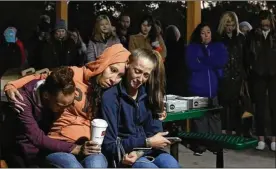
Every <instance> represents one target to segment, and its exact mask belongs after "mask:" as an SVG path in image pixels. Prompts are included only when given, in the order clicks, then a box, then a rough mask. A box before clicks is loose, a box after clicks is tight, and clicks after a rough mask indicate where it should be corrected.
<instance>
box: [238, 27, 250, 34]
mask: <svg viewBox="0 0 276 169" xmlns="http://www.w3.org/2000/svg"><path fill="white" fill-rule="evenodd" d="M240 30H241V32H242V33H243V34H244V35H246V34H247V33H248V32H249V31H250V29H249V28H248V27H247V26H242V27H241V28H240Z"/></svg>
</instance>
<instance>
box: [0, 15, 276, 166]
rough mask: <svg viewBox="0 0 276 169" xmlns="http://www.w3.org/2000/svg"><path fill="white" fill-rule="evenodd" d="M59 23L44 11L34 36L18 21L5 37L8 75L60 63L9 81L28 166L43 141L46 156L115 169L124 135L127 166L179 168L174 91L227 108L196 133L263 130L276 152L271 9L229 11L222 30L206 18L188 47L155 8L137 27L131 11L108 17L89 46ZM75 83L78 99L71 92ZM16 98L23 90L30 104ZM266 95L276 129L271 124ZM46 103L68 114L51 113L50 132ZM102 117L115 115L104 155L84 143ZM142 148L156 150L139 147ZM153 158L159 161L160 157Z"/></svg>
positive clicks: (198, 123)
mask: <svg viewBox="0 0 276 169" xmlns="http://www.w3.org/2000/svg"><path fill="white" fill-rule="evenodd" d="M50 22H51V21H50V18H49V17H47V16H42V18H41V23H39V25H38V27H37V30H36V32H35V33H34V35H33V36H32V37H31V38H30V41H28V42H25V43H23V42H21V41H20V39H19V38H18V37H17V35H16V33H17V30H16V28H15V27H8V28H7V29H6V30H5V32H4V33H3V39H2V43H1V44H0V55H1V56H5V57H1V59H2V60H1V61H0V62H1V63H5V64H3V66H2V64H1V67H0V76H1V75H3V73H4V72H5V71H6V70H8V69H11V68H19V67H20V68H22V69H23V68H27V67H34V68H35V69H42V68H49V69H51V70H53V73H51V74H50V75H32V76H26V77H24V78H23V79H19V80H17V81H15V82H10V83H9V84H8V85H7V86H6V87H5V91H6V94H7V96H8V97H9V99H10V100H15V102H13V104H15V105H16V106H15V109H16V110H17V111H19V112H21V113H20V115H19V117H18V120H19V121H18V123H19V124H18V126H17V127H18V131H17V132H16V139H17V140H16V141H15V143H16V148H15V149H13V150H14V151H15V152H14V153H15V154H17V155H18V154H19V156H20V155H22V154H23V156H24V160H25V161H27V165H26V166H34V165H35V164H34V159H36V158H37V156H38V154H39V155H41V152H40V149H43V150H45V151H46V152H47V153H46V154H47V155H45V152H43V153H44V154H42V156H43V155H44V157H46V161H47V162H48V164H51V165H53V166H56V167H66V168H70V167H85V168H88V167H89V168H93V167H98V168H99V167H107V166H110V165H111V164H112V163H113V162H114V161H116V160H115V159H114V157H117V154H116V151H117V148H116V144H115V143H116V141H117V138H118V137H123V141H122V145H123V147H124V148H125V150H126V152H127V153H129V154H127V156H124V158H123V160H122V161H123V162H122V163H121V165H122V166H125V165H128V166H132V167H134V168H146V167H150V168H156V167H159V168H160V167H174V168H177V167H179V164H178V162H177V161H176V160H175V159H174V158H173V157H172V156H171V155H169V154H168V153H166V152H164V151H163V150H162V149H163V148H164V147H166V146H167V145H170V144H171V142H170V141H169V140H167V139H166V138H165V137H164V136H165V135H166V134H167V133H164V132H163V128H162V123H161V121H160V114H162V112H163V111H165V110H164V103H163V96H164V95H165V94H174V95H180V96H202V97H207V98H209V99H210V100H211V101H212V104H213V105H221V106H222V107H223V109H222V111H221V112H220V113H213V114H208V115H206V116H204V117H202V118H199V119H195V120H193V124H192V130H193V131H195V132H203V133H207V132H212V133H224V134H229V135H239V136H244V137H252V135H253V134H255V135H256V136H258V139H259V142H258V146H257V147H256V149H258V150H263V149H264V148H265V146H266V143H265V137H266V136H267V135H269V136H271V137H269V138H270V140H271V143H270V149H271V150H272V151H276V137H275V136H276V127H275V126H274V125H273V122H274V121H276V110H275V107H274V105H273V102H274V100H275V99H276V65H275V64H276V59H275V56H274V55H276V32H275V20H274V17H273V15H272V13H271V12H270V11H267V10H264V11H261V12H260V14H259V18H258V23H259V25H258V26H257V27H256V28H253V27H252V26H251V25H250V24H249V23H248V22H246V21H243V22H241V23H239V20H238V16H237V15H236V14H235V12H232V11H227V12H225V13H224V14H223V15H222V16H221V19H220V21H219V24H218V27H217V28H216V29H213V27H212V26H211V25H209V24H208V23H204V22H202V23H200V24H199V25H198V26H197V27H196V29H195V30H194V32H193V34H192V36H191V37H190V40H189V44H187V45H186V44H185V40H184V39H183V38H182V36H181V33H180V31H179V29H178V28H177V26H175V25H169V26H168V27H166V28H165V29H164V28H163V27H162V23H160V21H158V20H155V18H154V17H153V16H152V15H146V16H143V17H142V19H141V20H140V22H139V32H131V31H130V30H129V27H130V25H131V22H132V21H131V18H130V17H129V16H128V15H127V14H125V13H122V14H121V15H120V17H119V20H118V23H117V24H115V23H111V21H110V19H109V17H108V16H106V15H99V16H98V17H97V19H96V21H95V23H94V28H93V31H92V32H91V37H90V39H89V42H88V44H86V43H84V41H83V40H82V37H81V36H80V32H79V31H78V30H77V29H69V30H68V28H67V23H66V22H65V21H64V20H58V21H57V22H56V24H55V26H54V27H53V28H52V27H51V26H50V25H51V24H50ZM113 25H115V26H113ZM63 66H69V67H63ZM56 68H58V69H56ZM45 79H46V80H45ZM165 84H166V88H165ZM52 86H54V87H52ZM17 88H21V89H19V90H20V93H21V94H18V93H19V92H17ZM108 88H109V89H108ZM38 89H39V90H38ZM75 89H76V91H77V92H78V96H77V97H74V96H73V95H72V94H73V93H74V92H73V91H74V90H75ZM274 91H275V93H274ZM15 96H21V97H22V96H23V98H24V99H23V100H24V101H23V104H24V105H22V103H20V101H18V100H17V99H15ZM267 96H268V101H269V105H268V106H269V111H270V114H269V115H270V118H269V119H270V120H271V123H272V124H271V134H268V133H267V132H266V130H265V129H266V126H265V111H266V110H267V103H266V100H267V99H266V97H267ZM20 105H21V106H20ZM44 109H47V110H48V111H49V110H50V111H51V112H59V114H58V117H47V118H50V119H53V118H54V119H55V120H54V122H53V123H52V124H51V128H50V129H49V124H48V126H47V125H46V127H48V129H47V130H43V129H42V127H41V126H40V124H37V123H38V122H40V120H41V118H42V117H43V118H45V117H44V116H43V113H42V112H43V111H44ZM129 112H132V113H129ZM60 113H62V114H60ZM116 113H118V115H117V114H116ZM135 114H139V115H137V116H135ZM34 115H35V117H32V116H34ZM55 116H56V114H55ZM95 117H101V118H103V119H105V120H106V121H107V122H108V123H109V127H108V129H107V133H106V138H105V140H104V142H103V145H102V146H103V147H102V153H103V155H102V154H100V155H95V154H93V153H99V152H101V149H100V148H99V147H97V145H96V144H95V143H91V142H90V141H87V140H86V141H83V140H82V141H81V143H79V139H80V138H81V137H84V136H85V137H86V138H88V140H89V138H90V126H89V125H90V121H91V120H92V119H93V118H95ZM252 117H254V118H252ZM132 119H134V121H133V120H132ZM253 119H254V120H253ZM72 121H73V122H74V123H72ZM21 123H22V124H21ZM22 126H23V127H22ZM20 127H21V129H22V130H19V129H20ZM44 127H45V126H44ZM253 129H256V133H254V132H253V131H254V130H253ZM46 131H47V132H46ZM45 133H48V134H45ZM22 140H23V141H22ZM26 140H29V141H26ZM143 146H146V147H152V148H153V150H151V151H149V152H147V153H144V152H139V151H138V152H137V151H132V149H133V148H135V147H143ZM191 149H192V150H193V151H194V154H195V155H198V156H200V155H202V154H203V153H204V152H205V151H206V148H205V147H201V146H198V145H192V147H191ZM18 150H20V151H18ZM49 152H50V153H49ZM148 156H154V157H155V161H154V162H153V163H151V162H150V160H149V159H148V158H147V157H148ZM95 161H98V163H97V165H96V162H95ZM99 161H100V162H99ZM35 162H37V161H35ZM111 166H112V165H111ZM113 167H114V166H113Z"/></svg>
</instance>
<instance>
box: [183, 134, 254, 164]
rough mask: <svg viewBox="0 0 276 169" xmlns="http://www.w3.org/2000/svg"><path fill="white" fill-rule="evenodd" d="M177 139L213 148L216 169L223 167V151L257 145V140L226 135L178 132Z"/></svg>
mask: <svg viewBox="0 0 276 169" xmlns="http://www.w3.org/2000/svg"><path fill="white" fill-rule="evenodd" d="M178 137H180V138H181V139H182V141H183V142H185V143H190V144H191V143H193V144H200V145H204V146H206V147H208V148H210V147H212V149H213V148H214V149H215V151H216V152H217V153H216V155H217V161H216V167H217V168H223V167H224V159H223V149H231V150H245V149H249V148H253V147H256V146H257V145H258V140H257V139H254V138H244V137H239V136H231V135H226V134H212V133H191V132H190V133H186V132H179V133H178Z"/></svg>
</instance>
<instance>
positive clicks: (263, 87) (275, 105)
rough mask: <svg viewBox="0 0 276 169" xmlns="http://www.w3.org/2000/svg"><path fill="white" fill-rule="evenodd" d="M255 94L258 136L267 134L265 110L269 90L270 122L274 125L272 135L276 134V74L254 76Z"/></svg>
mask: <svg viewBox="0 0 276 169" xmlns="http://www.w3.org/2000/svg"><path fill="white" fill-rule="evenodd" d="M252 83H253V95H254V101H255V105H256V113H255V124H256V134H257V136H264V135H265V110H266V105H267V104H266V93H267V92H268V103H269V110H270V118H269V119H270V120H271V121H270V122H271V126H272V130H271V132H272V136H276V125H275V122H276V75H274V76H260V75H257V74H254V76H253V81H252Z"/></svg>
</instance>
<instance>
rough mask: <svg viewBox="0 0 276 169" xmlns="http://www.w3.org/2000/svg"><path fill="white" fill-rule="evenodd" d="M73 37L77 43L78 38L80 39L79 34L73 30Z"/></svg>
mask: <svg viewBox="0 0 276 169" xmlns="http://www.w3.org/2000/svg"><path fill="white" fill-rule="evenodd" d="M71 38H72V39H73V40H74V42H75V43H77V42H78V39H79V35H78V33H77V32H72V33H71Z"/></svg>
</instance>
